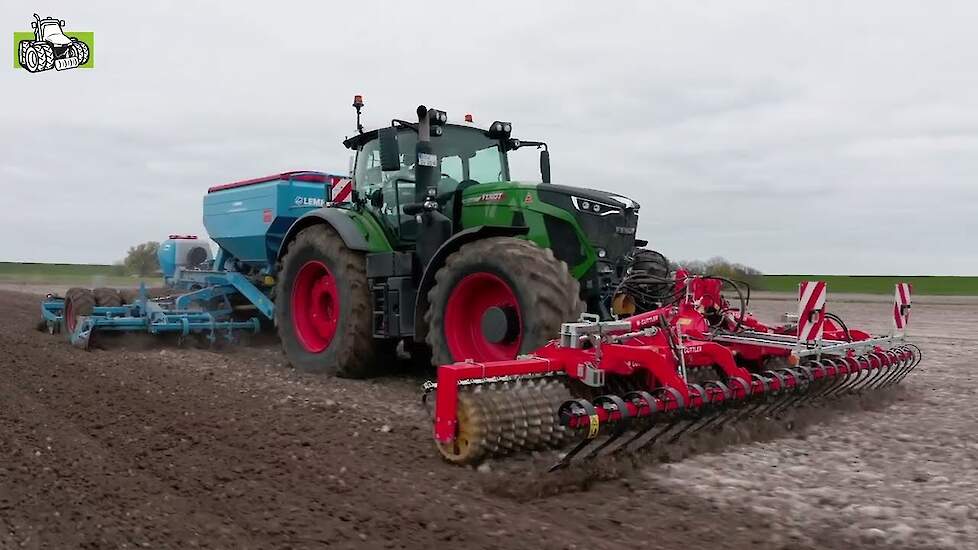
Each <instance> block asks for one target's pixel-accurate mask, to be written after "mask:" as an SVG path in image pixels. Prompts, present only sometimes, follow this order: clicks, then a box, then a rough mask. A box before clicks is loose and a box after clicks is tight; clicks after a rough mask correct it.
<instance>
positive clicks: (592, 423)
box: [547, 399, 599, 472]
mask: <svg viewBox="0 0 978 550" xmlns="http://www.w3.org/2000/svg"><path fill="white" fill-rule="evenodd" d="M579 412H583V413H584V415H586V416H587V419H588V424H587V435H586V436H585V438H584V439H582V440H581V441H580V442H578V444H577V445H575V446H574V448H573V449H571V450H570V451H569V452H568V453H567V454H566V455H564V457H563V458H561V459H560V460H559V461H558V462H557V463H556V464H554V465H553V466H551V467H550V469H548V470H547V471H548V472H555V471H557V470H561V469H563V468H566V467H567V466H569V465H570V463H571V461H572V460H574V457H575V456H577V454H578V453H580V452H581V451H582V450H584V448H585V447H587V446H588V445H590V444H591V443H592V442H593V440H594V438H596V437H597V436H598V429H599V426H598V411H597V409H595V408H594V405H592V404H591V402H590V401H588V400H586V399H575V400H573V401H567V402H566V403H563V404H562V405H561V406H560V409H558V410H557V417H558V418H559V419H560V423H561V424H562V425H565V426H566V425H567V424H568V423H569V421H570V420H571V419H572V418H583V416H582V415H579V414H578V413H579Z"/></svg>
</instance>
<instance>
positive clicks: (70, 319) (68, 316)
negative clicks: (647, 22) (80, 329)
mask: <svg viewBox="0 0 978 550" xmlns="http://www.w3.org/2000/svg"><path fill="white" fill-rule="evenodd" d="M73 309H74V308H73V307H72V305H71V300H66V301H65V313H64V318H65V328H67V329H68V334H72V333H74V332H75V315H74V312H73V311H72V310H73Z"/></svg>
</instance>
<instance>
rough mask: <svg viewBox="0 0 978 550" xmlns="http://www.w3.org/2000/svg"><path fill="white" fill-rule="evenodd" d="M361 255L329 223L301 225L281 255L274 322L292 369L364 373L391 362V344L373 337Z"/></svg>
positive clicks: (354, 375) (356, 375)
mask: <svg viewBox="0 0 978 550" xmlns="http://www.w3.org/2000/svg"><path fill="white" fill-rule="evenodd" d="M372 314H373V312H372V310H371V305H370V289H369V288H368V286H367V271H366V259H365V257H364V255H363V254H362V253H360V252H355V251H353V250H350V249H349V248H347V247H346V245H345V244H344V243H343V239H342V238H340V236H339V235H338V234H337V233H336V231H334V230H333V229H332V228H330V227H327V226H325V225H316V226H313V227H309V228H307V229H304V230H302V231H301V232H300V233H299V234H298V235H297V236H296V238H295V240H294V241H292V242H291V243H290V244H289V248H288V252H286V254H285V256H284V257H283V258H282V270H281V273H280V276H279V288H278V289H277V292H276V303H275V324H276V325H277V326H278V335H279V338H280V339H281V341H282V348H283V349H284V350H285V355H286V356H287V357H288V359H289V361H290V362H291V363H292V365H293V366H295V367H296V368H297V369H300V370H303V371H306V372H316V373H325V374H335V375H338V376H343V377H348V378H366V377H369V376H372V375H375V374H377V373H378V372H382V371H383V370H384V367H385V366H386V365H384V364H383V362H384V361H387V362H391V361H393V357H392V354H391V352H392V351H393V348H394V346H393V345H390V343H389V342H375V341H374V339H373V327H372V321H373V318H372Z"/></svg>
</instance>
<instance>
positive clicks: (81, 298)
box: [61, 288, 95, 341]
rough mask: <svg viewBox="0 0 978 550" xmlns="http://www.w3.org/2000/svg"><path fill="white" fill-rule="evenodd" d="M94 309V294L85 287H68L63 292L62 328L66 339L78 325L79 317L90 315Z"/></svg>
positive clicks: (69, 339) (69, 337)
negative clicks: (66, 290)
mask: <svg viewBox="0 0 978 550" xmlns="http://www.w3.org/2000/svg"><path fill="white" fill-rule="evenodd" d="M94 309H95V294H93V293H92V291H91V290H88V289H87V288H69V289H68V292H66V293H65V309H64V314H63V317H62V318H63V321H62V329H61V331H62V332H63V333H64V334H65V337H66V338H67V339H68V341H71V335H72V334H73V333H74V332H75V327H77V326H78V322H79V318H80V317H84V316H86V315H91V314H92V310H94Z"/></svg>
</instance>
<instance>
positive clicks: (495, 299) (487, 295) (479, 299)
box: [444, 273, 523, 361]
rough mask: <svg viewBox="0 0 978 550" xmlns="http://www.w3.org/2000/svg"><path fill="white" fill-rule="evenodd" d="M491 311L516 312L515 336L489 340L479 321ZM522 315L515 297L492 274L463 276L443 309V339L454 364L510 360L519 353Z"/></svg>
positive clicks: (508, 288) (506, 286)
mask: <svg viewBox="0 0 978 550" xmlns="http://www.w3.org/2000/svg"><path fill="white" fill-rule="evenodd" d="M490 308H502V309H509V310H510V311H513V312H515V314H516V321H517V323H518V326H519V327H520V330H519V332H518V333H517V334H516V337H515V338H513V339H511V340H508V341H502V342H491V341H489V340H488V339H487V338H486V337H485V335H484V334H483V331H482V318H483V316H484V315H485V314H486V312H487V311H488V310H489V309H490ZM522 318H523V317H522V313H521V312H520V304H519V302H518V301H517V300H516V294H515V293H514V292H513V289H511V288H510V287H509V285H508V284H506V282H505V281H503V280H502V279H500V278H499V277H497V276H495V275H493V274H491V273H473V274H471V275H466V276H465V277H463V278H462V280H461V281H459V282H458V284H457V285H455V288H454V289H452V292H451V294H450V295H449V297H448V304H447V305H446V307H445V326H444V332H445V340H446V341H447V343H448V349H449V351H450V352H451V353H452V357H453V358H454V359H455V360H456V361H463V360H465V359H474V360H476V361H499V360H504V359H513V358H514V357H516V355H517V354H518V353H519V351H520V342H521V341H522V339H523V334H522V332H523V331H522V328H523V324H522Z"/></svg>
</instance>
